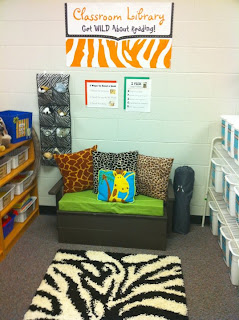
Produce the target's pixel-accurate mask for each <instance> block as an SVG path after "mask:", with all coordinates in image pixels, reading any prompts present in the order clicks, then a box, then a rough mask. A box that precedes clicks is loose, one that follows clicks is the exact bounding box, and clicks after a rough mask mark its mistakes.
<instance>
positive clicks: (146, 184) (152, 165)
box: [137, 154, 173, 200]
mask: <svg viewBox="0 0 239 320" xmlns="http://www.w3.org/2000/svg"><path fill="white" fill-rule="evenodd" d="M172 165H173V158H157V157H150V156H144V155H141V154H139V156H138V165H137V181H138V191H139V194H142V195H145V196H148V197H152V198H156V199H161V200H166V199H167V190H168V181H169V175H170V171H171V168H172Z"/></svg>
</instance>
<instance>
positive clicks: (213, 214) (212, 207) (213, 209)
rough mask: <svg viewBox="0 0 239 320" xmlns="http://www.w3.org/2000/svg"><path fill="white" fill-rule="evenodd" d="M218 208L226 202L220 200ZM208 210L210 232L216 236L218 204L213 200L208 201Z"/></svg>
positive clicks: (222, 206) (223, 206) (224, 205)
mask: <svg viewBox="0 0 239 320" xmlns="http://www.w3.org/2000/svg"><path fill="white" fill-rule="evenodd" d="M219 207H220V209H223V208H226V204H225V203H224V201H220V203H219ZM209 211H210V227H211V231H212V234H213V235H214V236H218V218H217V215H218V211H219V209H218V206H217V204H216V202H215V201H209Z"/></svg>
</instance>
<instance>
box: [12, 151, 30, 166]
mask: <svg viewBox="0 0 239 320" xmlns="http://www.w3.org/2000/svg"><path fill="white" fill-rule="evenodd" d="M29 149H30V147H28V146H22V147H19V148H17V149H15V150H13V151H12V152H10V153H9V156H10V157H11V158H12V169H16V168H17V167H19V166H20V165H21V164H23V163H24V162H25V161H27V160H28V150H29Z"/></svg>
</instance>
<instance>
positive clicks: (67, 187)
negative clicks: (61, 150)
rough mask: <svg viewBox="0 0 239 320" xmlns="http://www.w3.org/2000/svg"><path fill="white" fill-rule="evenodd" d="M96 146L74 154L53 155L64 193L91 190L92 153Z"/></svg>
mask: <svg viewBox="0 0 239 320" xmlns="http://www.w3.org/2000/svg"><path fill="white" fill-rule="evenodd" d="M95 150H97V145H95V146H93V147H92V148H88V149H85V150H82V151H79V152H75V153H66V154H54V159H55V160H56V163H57V165H58V168H59V170H60V172H61V175H62V177H63V182H64V193H69V192H79V191H83V190H89V189H93V161H92V152H93V151H95Z"/></svg>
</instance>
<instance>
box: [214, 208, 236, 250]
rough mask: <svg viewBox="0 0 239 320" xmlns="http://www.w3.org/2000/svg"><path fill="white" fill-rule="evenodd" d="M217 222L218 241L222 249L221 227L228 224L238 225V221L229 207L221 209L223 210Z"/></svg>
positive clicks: (218, 215) (219, 213)
mask: <svg viewBox="0 0 239 320" xmlns="http://www.w3.org/2000/svg"><path fill="white" fill-rule="evenodd" d="M217 223H218V243H219V246H220V247H221V249H222V235H221V227H225V226H227V225H230V226H232V227H233V228H234V227H237V223H236V220H235V218H233V217H232V216H231V215H230V213H229V212H228V210H227V209H221V212H218V214H217Z"/></svg>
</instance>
